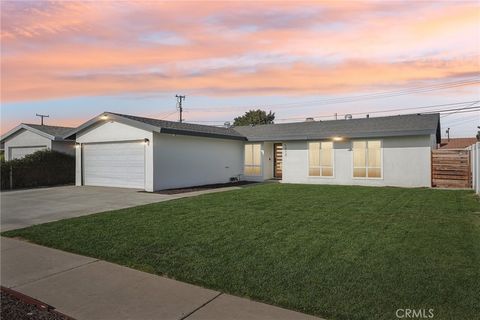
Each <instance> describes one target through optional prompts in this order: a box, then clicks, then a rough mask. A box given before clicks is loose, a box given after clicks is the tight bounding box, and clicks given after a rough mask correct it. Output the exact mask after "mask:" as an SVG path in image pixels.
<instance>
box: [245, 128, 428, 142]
mask: <svg viewBox="0 0 480 320" xmlns="http://www.w3.org/2000/svg"><path fill="white" fill-rule="evenodd" d="M435 132H436V129H435V130H411V131H390V132H362V133H357V134H339V133H333V134H329V135H325V134H321V135H302V136H275V137H248V136H247V140H248V141H252V142H259V141H302V140H315V139H317V140H327V139H332V138H333V137H335V136H340V137H343V138H346V139H359V138H381V137H401V136H422V135H431V134H435Z"/></svg>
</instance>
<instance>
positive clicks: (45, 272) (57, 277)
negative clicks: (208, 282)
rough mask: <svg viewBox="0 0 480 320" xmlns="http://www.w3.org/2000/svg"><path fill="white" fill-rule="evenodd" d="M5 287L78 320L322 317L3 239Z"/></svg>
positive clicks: (2, 264)
mask: <svg viewBox="0 0 480 320" xmlns="http://www.w3.org/2000/svg"><path fill="white" fill-rule="evenodd" d="M1 283H2V285H3V286H5V287H9V288H13V289H14V290H16V291H19V292H21V293H23V294H26V295H28V296H31V297H33V298H35V299H38V300H40V301H42V302H44V303H47V304H49V305H51V306H53V307H55V308H56V309H57V310H58V311H60V312H62V313H64V314H66V315H69V316H71V317H73V318H75V319H78V320H81V319H99V320H100V319H102V320H107V319H139V320H140V319H148V320H150V319H188V320H194V319H197V320H198V319H205V320H207V319H209V320H215V319H219V320H220V319H221V320H229V319H232V320H237V319H238V320H241V319H251V320H256V319H271V320H273V319H278V320H281V319H285V320H287V319H288V320H296V319H305V320H313V319H319V318H315V317H312V316H309V315H305V314H302V313H298V312H294V311H289V310H286V309H282V308H278V307H274V306H270V305H267V304H263V303H258V302H254V301H251V300H248V299H244V298H239V297H235V296H231V295H228V294H224V293H221V292H218V291H213V290H208V289H204V288H201V287H197V286H194V285H190V284H187V283H183V282H179V281H175V280H172V279H168V278H164V277H160V276H156V275H152V274H149V273H145V272H141V271H137V270H133V269H129V268H126V267H122V266H119V265H116V264H112V263H108V262H105V261H101V260H97V259H93V258H88V257H84V256H79V255H75V254H71V253H67V252H64V251H60V250H55V249H50V248H47V247H42V246H39V245H35V244H31V243H28V242H24V241H20V240H15V239H9V238H3V237H2V238H1Z"/></svg>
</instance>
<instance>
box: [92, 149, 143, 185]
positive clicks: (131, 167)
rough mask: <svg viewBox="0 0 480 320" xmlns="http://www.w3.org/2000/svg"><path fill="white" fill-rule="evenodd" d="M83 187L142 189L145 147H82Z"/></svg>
mask: <svg viewBox="0 0 480 320" xmlns="http://www.w3.org/2000/svg"><path fill="white" fill-rule="evenodd" d="M83 179H84V180H83V182H84V185H86V186H105V187H123V188H138V189H144V188H145V145H144V144H143V143H142V142H119V143H98V144H97V143H95V144H85V145H84V146H83Z"/></svg>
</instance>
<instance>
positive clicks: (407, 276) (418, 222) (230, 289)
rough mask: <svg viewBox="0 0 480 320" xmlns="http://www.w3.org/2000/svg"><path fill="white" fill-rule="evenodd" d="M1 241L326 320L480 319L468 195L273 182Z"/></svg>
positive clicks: (478, 235) (476, 215) (479, 226)
mask: <svg viewBox="0 0 480 320" xmlns="http://www.w3.org/2000/svg"><path fill="white" fill-rule="evenodd" d="M3 235H5V236H10V237H22V238H26V239H28V240H31V241H33V242H36V243H39V244H43V245H46V246H50V247H55V248H59V249H63V250H66V251H71V252H75V253H79V254H83V255H87V256H91V257H96V258H100V259H104V260H108V261H111V262H114V263H118V264H122V265H126V266H129V267H132V268H136V269H140V270H144V271H147V272H151V273H156V274H161V275H167V276H168V277H171V278H175V279H179V280H182V281H186V282H190V283H193V284H198V285H201V286H204V287H208V288H212V289H216V290H220V291H223V292H227V293H231V294H235V295H239V296H246V297H250V298H252V299H254V300H259V301H264V302H267V303H270V304H275V305H279V306H283V307H286V308H289V309H294V310H298V311H301V312H306V313H310V314H314V315H318V316H323V317H325V318H327V319H389V320H390V319H396V316H395V311H396V310H397V309H399V308H410V309H427V310H428V309H434V311H433V312H434V319H479V316H480V202H479V200H478V198H477V197H476V196H475V195H474V193H473V192H470V191H461V190H459V191H451V190H430V189H401V188H371V187H350V186H315V185H286V184H265V185H256V186H251V187H247V188H244V189H242V190H237V191H230V192H223V193H216V194H207V195H203V196H199V197H194V198H185V199H179V200H174V201H169V202H163V203H158V204H150V205H145V206H139V207H135V208H130V209H123V210H117V211H111V212H107V213H101V214H94V215H90V216H84V217H80V218H74V219H68V220H62V221H58V222H53V223H47V224H43V225H37V226H33V227H29V228H26V229H21V230H14V231H9V232H5V233H3ZM427 312H428V311H427ZM427 315H428V313H427Z"/></svg>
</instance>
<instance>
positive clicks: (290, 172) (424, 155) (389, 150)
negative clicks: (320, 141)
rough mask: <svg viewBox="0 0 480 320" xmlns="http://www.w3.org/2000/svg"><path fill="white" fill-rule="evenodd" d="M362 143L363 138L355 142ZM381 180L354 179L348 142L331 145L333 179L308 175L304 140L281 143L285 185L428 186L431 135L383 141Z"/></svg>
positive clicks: (306, 150)
mask: <svg viewBox="0 0 480 320" xmlns="http://www.w3.org/2000/svg"><path fill="white" fill-rule="evenodd" d="M358 140H362V139H358ZM380 140H382V145H383V178H381V179H365V178H353V168H352V167H353V164H352V163H353V162H352V156H353V151H351V149H350V146H351V141H345V142H335V143H334V177H333V178H332V177H329V178H327V177H325V178H323V177H309V176H308V143H307V141H290V142H284V149H283V179H282V182H285V183H314V184H342V185H366V186H399V187H430V186H431V164H430V161H431V138H430V136H414V137H389V138H383V139H380Z"/></svg>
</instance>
